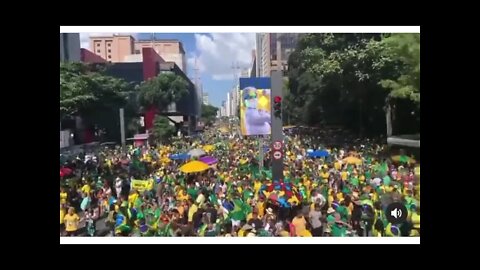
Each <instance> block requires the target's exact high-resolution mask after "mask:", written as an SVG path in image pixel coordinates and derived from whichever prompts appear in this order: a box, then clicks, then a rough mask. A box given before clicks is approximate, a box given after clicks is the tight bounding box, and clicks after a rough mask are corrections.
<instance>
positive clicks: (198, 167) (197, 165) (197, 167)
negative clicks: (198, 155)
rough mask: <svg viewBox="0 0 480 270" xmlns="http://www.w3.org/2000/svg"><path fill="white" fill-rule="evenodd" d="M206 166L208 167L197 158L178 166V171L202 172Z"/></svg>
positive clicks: (206, 168)
mask: <svg viewBox="0 0 480 270" xmlns="http://www.w3.org/2000/svg"><path fill="white" fill-rule="evenodd" d="M208 168H210V167H209V166H208V164H206V163H204V162H201V161H198V160H194V161H190V162H188V163H187V164H185V165H183V166H182V167H180V171H182V172H184V173H194V172H203V171H205V170H208Z"/></svg>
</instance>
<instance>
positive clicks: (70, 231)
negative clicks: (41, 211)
mask: <svg viewBox="0 0 480 270" xmlns="http://www.w3.org/2000/svg"><path fill="white" fill-rule="evenodd" d="M63 220H64V221H65V230H66V231H67V236H75V235H76V234H77V231H78V225H79V223H80V217H79V216H78V215H77V214H76V213H75V209H74V208H73V207H70V208H68V214H66V215H65V217H64V218H63Z"/></svg>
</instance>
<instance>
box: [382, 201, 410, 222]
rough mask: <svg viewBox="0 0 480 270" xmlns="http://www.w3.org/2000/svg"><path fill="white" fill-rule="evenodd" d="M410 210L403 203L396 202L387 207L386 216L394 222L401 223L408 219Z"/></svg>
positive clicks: (389, 220)
mask: <svg viewBox="0 0 480 270" xmlns="http://www.w3.org/2000/svg"><path fill="white" fill-rule="evenodd" d="M407 216H408V210H407V208H406V207H405V205H404V204H403V203H399V202H394V203H391V204H389V205H388V206H387V209H385V217H386V218H387V220H388V222H390V223H392V224H400V223H403V222H405V220H407Z"/></svg>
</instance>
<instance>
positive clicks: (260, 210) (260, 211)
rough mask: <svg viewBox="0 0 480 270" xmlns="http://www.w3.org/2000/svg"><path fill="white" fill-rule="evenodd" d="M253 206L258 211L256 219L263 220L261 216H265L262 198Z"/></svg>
mask: <svg viewBox="0 0 480 270" xmlns="http://www.w3.org/2000/svg"><path fill="white" fill-rule="evenodd" d="M255 206H256V208H257V210H258V217H259V218H263V216H264V215H265V202H264V200H263V197H262V198H260V200H259V201H258V202H257V204H256V205H255Z"/></svg>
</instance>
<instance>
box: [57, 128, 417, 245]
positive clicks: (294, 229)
mask: <svg viewBox="0 0 480 270" xmlns="http://www.w3.org/2000/svg"><path fill="white" fill-rule="evenodd" d="M223 129H227V128H226V127H224V128H223ZM219 130H220V129H219V126H216V127H214V128H211V129H207V130H206V131H205V132H203V133H202V134H201V135H199V136H196V137H194V138H192V137H190V138H185V137H182V138H172V140H171V141H170V142H169V143H168V144H158V145H150V146H139V147H133V146H127V147H120V146H117V147H109V148H100V149H98V150H97V151H94V152H92V153H81V154H78V155H74V156H69V157H66V156H61V159H60V235H61V236H76V235H88V236H101V235H102V236H164V237H176V236H200V237H201V236H205V237H206V236H217V237H268V236H280V237H297V236H299V237H309V236H317V237H328V236H334V237H348V236H372V237H400V236H419V235H420V170H419V168H420V167H419V162H418V161H415V160H414V159H413V158H411V157H408V156H405V155H400V156H399V157H398V158H395V157H394V158H392V157H391V154H390V153H389V152H388V150H387V147H386V146H384V145H382V144H381V143H379V142H374V141H368V140H357V141H352V139H349V138H343V139H344V140H345V143H343V142H342V143H338V142H333V141H329V140H331V139H332V138H333V135H332V134H329V133H328V131H325V130H318V129H309V128H292V129H288V130H286V131H285V142H284V153H285V158H284V165H285V166H284V177H283V179H272V175H271V172H270V167H271V162H272V159H271V151H270V147H268V145H267V147H265V146H264V145H262V144H263V142H262V141H261V140H259V139H257V138H252V137H241V136H239V135H238V134H234V132H230V130H225V131H224V132H223V133H220V132H219ZM335 134H338V133H335ZM327 139H328V140H327ZM343 139H342V140H343ZM265 143H266V142H265ZM262 148H264V149H262ZM192 149H195V150H196V152H195V153H196V154H188V153H189V151H191V150H192ZM262 150H263V152H264V154H263V155H261V154H260V151H262ZM315 151H323V153H325V154H324V155H322V156H320V157H319V156H315V155H312V154H311V153H314V152H315ZM190 153H193V152H190ZM204 156H210V157H212V158H213V159H214V162H211V163H210V164H207V165H208V166H205V167H204V168H201V169H197V170H194V171H193V172H188V171H185V170H184V166H185V164H187V163H191V162H192V161H194V162H201V163H203V162H202V161H201V160H202V157H204ZM262 157H263V159H262ZM136 181H140V182H141V183H144V184H142V185H136V184H135V183H136ZM392 202H400V203H403V204H404V205H405V206H406V208H407V210H408V217H407V219H406V221H405V222H403V223H401V224H391V223H389V221H388V220H387V218H386V215H385V210H386V207H387V206H388V205H389V204H391V203H392ZM101 223H103V224H101Z"/></svg>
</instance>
